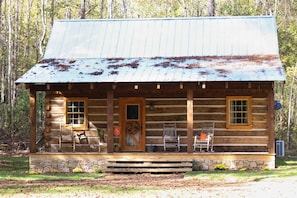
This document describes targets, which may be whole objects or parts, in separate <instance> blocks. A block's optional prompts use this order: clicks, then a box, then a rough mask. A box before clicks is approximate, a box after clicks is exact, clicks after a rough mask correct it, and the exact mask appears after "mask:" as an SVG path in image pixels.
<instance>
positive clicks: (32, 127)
mask: <svg viewBox="0 0 297 198" xmlns="http://www.w3.org/2000/svg"><path fill="white" fill-rule="evenodd" d="M30 153H36V91H35V90H32V88H30Z"/></svg>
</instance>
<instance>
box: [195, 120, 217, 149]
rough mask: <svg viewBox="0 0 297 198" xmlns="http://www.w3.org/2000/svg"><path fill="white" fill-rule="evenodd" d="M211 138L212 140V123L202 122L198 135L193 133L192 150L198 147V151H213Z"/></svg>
mask: <svg viewBox="0 0 297 198" xmlns="http://www.w3.org/2000/svg"><path fill="white" fill-rule="evenodd" d="M213 140H214V123H210V124H204V125H203V126H202V129H201V133H200V136H198V135H195V137H194V151H196V149H199V151H200V152H201V151H203V149H205V150H206V151H211V152H213V151H214V150H213Z"/></svg>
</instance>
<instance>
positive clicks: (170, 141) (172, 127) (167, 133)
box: [163, 123, 180, 151]
mask: <svg viewBox="0 0 297 198" xmlns="http://www.w3.org/2000/svg"><path fill="white" fill-rule="evenodd" d="M163 144H164V151H166V149H167V148H176V149H177V151H180V137H179V136H178V135H177V132H176V124H175V123H173V124H171V123H170V124H169V123H165V124H164V126H163Z"/></svg>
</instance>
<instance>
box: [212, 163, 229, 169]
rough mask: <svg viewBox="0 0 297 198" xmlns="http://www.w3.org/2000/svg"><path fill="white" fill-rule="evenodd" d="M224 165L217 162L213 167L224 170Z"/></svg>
mask: <svg viewBox="0 0 297 198" xmlns="http://www.w3.org/2000/svg"><path fill="white" fill-rule="evenodd" d="M226 168H227V167H226V165H225V164H217V165H215V167H214V169H215V170H226Z"/></svg>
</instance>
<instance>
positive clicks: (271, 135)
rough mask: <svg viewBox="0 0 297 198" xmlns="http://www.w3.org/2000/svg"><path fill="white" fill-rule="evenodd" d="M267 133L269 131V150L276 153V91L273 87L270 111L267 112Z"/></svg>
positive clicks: (269, 96) (269, 101)
mask: <svg viewBox="0 0 297 198" xmlns="http://www.w3.org/2000/svg"><path fill="white" fill-rule="evenodd" d="M267 114H268V116H267V118H268V119H267V131H268V132H267V133H268V137H269V140H268V152H269V153H271V154H273V153H275V149H274V147H275V142H274V141H275V140H274V138H275V137H274V93H273V88H272V89H270V90H269V92H268V112H267Z"/></svg>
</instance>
